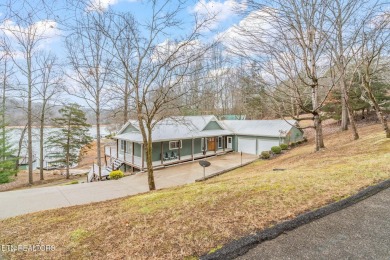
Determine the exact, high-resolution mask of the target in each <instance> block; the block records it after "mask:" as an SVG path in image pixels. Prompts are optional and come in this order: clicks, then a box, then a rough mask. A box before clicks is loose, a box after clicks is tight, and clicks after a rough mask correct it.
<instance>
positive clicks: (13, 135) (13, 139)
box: [9, 126, 111, 169]
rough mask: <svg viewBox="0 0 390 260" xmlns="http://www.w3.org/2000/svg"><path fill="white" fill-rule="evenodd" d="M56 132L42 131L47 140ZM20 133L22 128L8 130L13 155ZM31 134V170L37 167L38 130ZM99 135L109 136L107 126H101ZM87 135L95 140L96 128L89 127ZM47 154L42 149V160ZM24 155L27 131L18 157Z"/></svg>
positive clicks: (53, 129)
mask: <svg viewBox="0 0 390 260" xmlns="http://www.w3.org/2000/svg"><path fill="white" fill-rule="evenodd" d="M58 130H59V128H51V127H48V128H45V129H44V138H47V137H48V136H50V134H51V133H53V132H54V131H58ZM22 131H23V129H22V128H12V127H10V128H9V137H10V139H9V141H10V144H11V145H12V148H13V149H15V150H16V152H15V155H16V153H17V149H18V146H19V140H20V136H21V134H22ZM32 133H33V144H32V146H33V154H34V155H35V158H36V161H35V162H34V164H33V168H34V169H35V168H36V167H37V166H39V141H40V138H39V128H33V129H32ZM100 133H101V136H102V137H104V136H107V135H109V134H110V133H111V132H110V130H109V129H108V127H107V126H101V127H100ZM89 134H90V135H91V136H92V137H93V138H94V139H96V136H97V135H96V126H95V127H91V128H90V129H89ZM47 153H48V149H46V147H44V158H45V156H46V155H47ZM26 155H27V131H26V133H25V134H24V139H23V148H22V152H21V154H20V156H21V157H24V156H26ZM44 165H45V164H44Z"/></svg>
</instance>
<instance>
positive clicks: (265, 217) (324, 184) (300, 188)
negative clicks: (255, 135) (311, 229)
mask: <svg viewBox="0 0 390 260" xmlns="http://www.w3.org/2000/svg"><path fill="white" fill-rule="evenodd" d="M359 133H360V135H361V139H359V140H358V141H351V135H350V132H344V133H335V134H331V135H329V136H327V137H326V139H325V145H326V147H327V148H326V149H324V150H323V151H321V152H318V153H314V152H313V144H312V143H311V142H309V143H308V144H305V145H303V146H301V147H297V148H294V149H293V150H290V151H288V152H286V153H285V154H284V155H281V156H279V157H277V158H275V159H272V160H269V161H262V160H259V161H256V162H255V163H252V164H250V165H248V166H246V167H243V168H240V169H237V170H234V171H232V172H229V173H227V174H224V175H222V176H220V177H217V178H214V179H210V180H208V181H206V182H203V183H195V184H190V185H185V186H181V187H177V188H172V189H164V190H159V191H155V192H150V193H146V194H140V195H137V196H131V197H127V198H121V199H116V200H112V201H106V202H102V203H94V204H89V205H83V206H76V207H70V208H63V209H58V210H50V211H44V212H38V213H33V214H28V215H24V216H19V217H15V218H11V219H6V220H3V221H1V222H0V230H1V233H0V244H16V245H17V244H36V243H37V242H38V241H41V243H42V244H45V245H54V246H55V251H54V252H47V253H45V252H35V253H34V257H49V258H53V259H63V258H67V259H82V258H89V259H119V258H127V257H131V258H132V259H183V258H186V257H191V256H200V255H202V254H205V253H207V252H209V251H210V250H213V249H215V248H218V247H220V246H221V245H223V244H225V243H226V242H228V241H231V240H233V239H236V238H239V237H241V236H244V235H246V234H248V233H251V232H253V231H256V230H260V229H264V228H266V227H269V226H271V225H274V224H275V223H277V222H280V221H282V220H285V219H289V218H293V217H294V216H296V215H298V214H300V213H303V212H306V211H309V210H312V209H315V208H318V207H321V206H323V205H325V204H327V203H330V202H333V201H337V200H340V199H341V198H344V197H346V196H350V195H351V194H354V193H356V192H357V191H359V190H361V189H362V188H364V187H367V186H370V185H372V184H375V183H378V182H380V181H382V180H385V179H388V178H390V164H389V163H388V162H389V161H390V140H386V139H385V138H384V134H383V132H382V130H381V127H380V126H379V125H374V126H365V127H362V128H360V132H359ZM274 168H283V169H285V170H284V171H273V169H274ZM28 254H31V253H26V252H17V253H9V254H8V255H7V256H9V257H10V258H22V257H24V258H25V257H26V256H28ZM30 256H33V255H30Z"/></svg>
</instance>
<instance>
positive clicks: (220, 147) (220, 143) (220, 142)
mask: <svg viewBox="0 0 390 260" xmlns="http://www.w3.org/2000/svg"><path fill="white" fill-rule="evenodd" d="M222 138H223V137H222V136H218V139H217V140H218V149H222V148H223V145H222V143H223V141H222Z"/></svg>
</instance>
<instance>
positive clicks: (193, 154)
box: [104, 136, 233, 171]
mask: <svg viewBox="0 0 390 260" xmlns="http://www.w3.org/2000/svg"><path fill="white" fill-rule="evenodd" d="M231 141H232V139H231V137H227V136H224V137H212V138H198V139H187V140H175V141H165V142H155V143H153V149H152V150H153V151H152V160H153V168H154V169H158V168H163V167H167V166H170V165H174V164H179V163H184V162H189V161H195V160H199V159H202V158H207V157H211V156H216V155H222V154H226V153H229V152H232V151H233V147H232V146H231ZM104 150H105V161H106V164H107V165H110V164H111V163H112V162H113V161H114V160H115V159H119V160H120V161H122V162H123V163H124V164H125V165H127V166H130V167H131V168H132V169H133V170H134V168H135V169H138V170H140V171H144V170H145V168H146V156H145V149H144V146H143V145H142V144H139V143H134V142H129V141H122V140H117V143H116V144H113V145H110V146H105V149H104Z"/></svg>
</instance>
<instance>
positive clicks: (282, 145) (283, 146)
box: [280, 144, 288, 150]
mask: <svg viewBox="0 0 390 260" xmlns="http://www.w3.org/2000/svg"><path fill="white" fill-rule="evenodd" d="M280 148H282V150H287V148H288V145H287V144H280Z"/></svg>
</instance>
